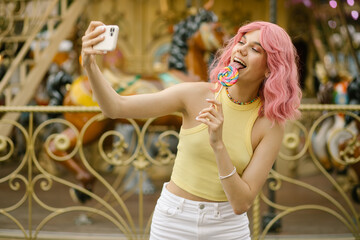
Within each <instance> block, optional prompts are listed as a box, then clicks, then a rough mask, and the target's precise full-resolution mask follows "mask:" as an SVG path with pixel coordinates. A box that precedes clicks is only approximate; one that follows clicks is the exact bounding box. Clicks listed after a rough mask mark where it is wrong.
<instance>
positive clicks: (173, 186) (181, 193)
mask: <svg viewBox="0 0 360 240" xmlns="http://www.w3.org/2000/svg"><path fill="white" fill-rule="evenodd" d="M166 188H167V190H168V191H169V192H171V193H172V194H175V195H176V196H179V197H182V198H185V199H189V200H192V201H199V202H216V201H211V200H209V199H205V198H202V197H198V196H195V195H194V194H191V193H189V192H187V191H185V190H184V189H182V188H180V187H179V186H178V185H176V184H175V183H174V182H173V181H171V180H170V182H169V184H167V186H166Z"/></svg>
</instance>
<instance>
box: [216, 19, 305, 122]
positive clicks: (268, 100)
mask: <svg viewBox="0 0 360 240" xmlns="http://www.w3.org/2000/svg"><path fill="white" fill-rule="evenodd" d="M254 30H260V40H259V41H260V44H261V46H262V47H263V48H264V49H265V51H266V53H267V65H268V68H269V70H270V75H269V77H268V78H267V79H264V82H263V83H262V84H261V86H260V89H259V95H260V98H261V100H262V107H261V108H260V110H259V115H260V116H264V115H265V117H267V118H268V119H269V120H271V121H272V122H273V123H275V122H278V123H280V124H283V123H285V121H286V120H294V119H297V118H299V117H300V115H301V114H300V111H299V110H298V108H299V106H300V100H301V96H302V93H301V89H300V87H299V76H298V68H297V61H298V56H297V53H296V49H295V47H294V45H293V44H292V41H291V39H290V37H289V35H288V34H287V33H286V31H285V30H284V29H283V28H281V27H279V26H278V25H276V24H273V23H269V22H262V21H257V22H252V23H249V24H247V25H244V26H242V27H240V29H239V30H238V32H237V34H236V35H235V36H234V37H233V38H231V39H230V40H229V41H228V42H227V44H226V46H225V47H224V48H223V49H221V50H219V51H218V52H217V54H216V56H215V60H214V62H213V63H212V65H211V67H210V69H211V71H210V79H211V81H212V82H215V81H217V75H218V73H219V71H220V70H221V69H223V68H224V67H226V66H228V65H229V64H230V58H231V51H232V49H233V47H234V46H235V45H236V44H237V43H238V41H240V39H241V37H242V36H243V35H244V34H245V33H247V32H251V31H254Z"/></svg>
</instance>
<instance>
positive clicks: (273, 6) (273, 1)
mask: <svg viewBox="0 0 360 240" xmlns="http://www.w3.org/2000/svg"><path fill="white" fill-rule="evenodd" d="M269 3H270V6H269V18H270V22H271V23H275V24H276V23H277V0H270V1H269ZM275 165H276V161H275V162H274V165H273V167H272V168H273V169H274V170H275V168H276V166H275ZM270 182H271V179H268V183H270ZM275 197H276V196H275V191H274V190H272V189H269V190H268V198H269V200H270V201H271V202H275V200H276V199H275ZM275 216H276V212H275V208H274V207H272V206H269V208H268V212H267V213H266V214H265V215H264V216H263V219H262V228H263V229H264V228H265V227H266V225H267V224H268V223H269V222H270V221H271V220H272V219H273V218H274V217H275ZM280 230H281V221H280V219H279V220H277V221H276V222H275V223H274V224H273V225H272V226H271V227H270V229H269V232H279V231H280Z"/></svg>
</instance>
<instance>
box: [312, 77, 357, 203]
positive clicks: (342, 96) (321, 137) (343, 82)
mask: <svg viewBox="0 0 360 240" xmlns="http://www.w3.org/2000/svg"><path fill="white" fill-rule="evenodd" d="M359 87H360V81H359V79H357V78H355V79H354V80H352V81H351V79H350V78H349V77H346V76H342V77H340V81H339V82H336V83H330V82H329V83H328V84H327V86H325V87H324V86H323V87H322V88H321V89H320V91H319V99H322V100H323V99H331V98H332V99H333V101H332V102H327V103H335V104H360V94H359V92H358V90H359ZM329 94H330V96H329ZM322 103H324V102H322ZM357 115H359V114H358V113H357ZM354 136H355V137H354ZM312 144H313V149H314V154H315V155H316V156H317V158H318V159H319V161H320V163H321V164H322V165H323V167H324V168H325V169H326V170H327V171H329V172H330V171H333V170H335V171H336V172H337V173H338V175H339V176H346V175H348V173H349V168H351V170H352V171H353V172H354V173H355V174H356V177H357V180H355V181H357V183H356V184H355V185H354V186H351V184H352V183H350V182H352V181H353V180H352V179H351V180H350V182H349V180H345V181H347V182H341V181H342V180H341V179H342V178H341V177H339V178H338V181H340V184H342V186H343V188H344V189H345V190H351V195H352V198H353V199H354V201H355V202H358V203H360V184H359V181H360V161H358V162H356V161H355V159H357V158H358V157H360V123H359V122H358V121H357V120H355V119H353V118H351V117H349V116H345V115H344V114H340V113H339V114H336V115H333V116H332V117H331V118H326V119H325V120H324V121H323V123H322V124H321V125H320V126H319V129H318V131H317V133H316V134H315V136H314V137H313V139H312ZM330 153H331V154H330ZM335 158H337V159H338V160H337V159H335ZM339 160H340V161H339ZM351 161H355V162H351ZM346 163H348V164H346ZM349 183H350V184H349ZM351 188H352V189H351Z"/></svg>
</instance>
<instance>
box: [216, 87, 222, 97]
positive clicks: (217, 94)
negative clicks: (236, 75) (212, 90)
mask: <svg viewBox="0 0 360 240" xmlns="http://www.w3.org/2000/svg"><path fill="white" fill-rule="evenodd" d="M222 88H223V85H221V87H220V90H219V91H218V92H217V93H216V96H215V100H216V99H217V97H218V96H219V94H220V92H221V90H222Z"/></svg>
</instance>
